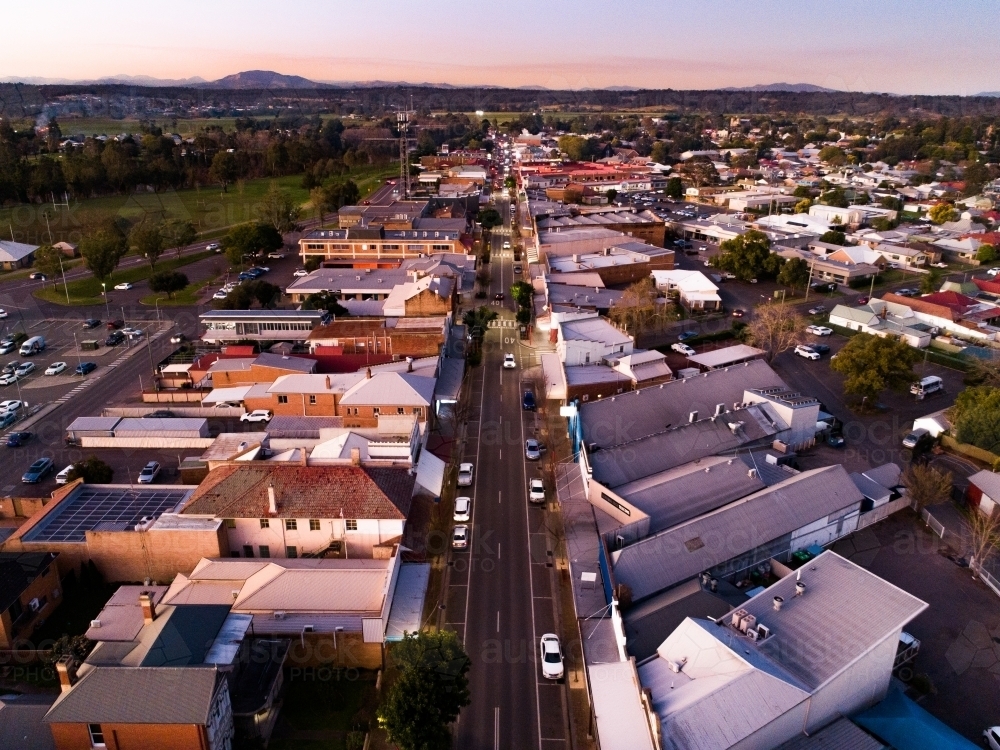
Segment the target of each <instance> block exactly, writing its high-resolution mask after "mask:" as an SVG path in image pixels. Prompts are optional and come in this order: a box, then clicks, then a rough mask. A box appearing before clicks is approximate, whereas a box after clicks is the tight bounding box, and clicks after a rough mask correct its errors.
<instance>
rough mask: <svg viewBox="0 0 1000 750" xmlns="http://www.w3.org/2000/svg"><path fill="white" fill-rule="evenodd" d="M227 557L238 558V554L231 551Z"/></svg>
mask: <svg viewBox="0 0 1000 750" xmlns="http://www.w3.org/2000/svg"><path fill="white" fill-rule="evenodd" d="M229 556H230V557H239V556H240V553H239V552H237V551H236V550H233V551H232V552H230V553H229Z"/></svg>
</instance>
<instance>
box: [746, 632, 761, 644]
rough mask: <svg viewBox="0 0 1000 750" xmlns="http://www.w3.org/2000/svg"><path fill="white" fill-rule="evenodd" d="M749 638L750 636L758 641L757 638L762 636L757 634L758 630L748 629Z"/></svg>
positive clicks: (752, 639)
mask: <svg viewBox="0 0 1000 750" xmlns="http://www.w3.org/2000/svg"><path fill="white" fill-rule="evenodd" d="M747 638H749V639H750V640H751V641H754V642H756V641H757V639H759V638H760V636H759V635H758V634H757V631H756V630H748V631H747Z"/></svg>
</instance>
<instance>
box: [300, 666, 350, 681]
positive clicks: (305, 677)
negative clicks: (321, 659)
mask: <svg viewBox="0 0 1000 750" xmlns="http://www.w3.org/2000/svg"><path fill="white" fill-rule="evenodd" d="M362 676H364V672H362V670H361V669H359V668H358V667H337V666H318V667H292V668H291V669H289V670H288V679H289V680H291V681H292V682H358V681H360V680H361V678H362Z"/></svg>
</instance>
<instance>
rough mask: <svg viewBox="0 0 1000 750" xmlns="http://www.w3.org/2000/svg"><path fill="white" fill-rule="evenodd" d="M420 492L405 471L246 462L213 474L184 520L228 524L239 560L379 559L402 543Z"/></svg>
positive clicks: (183, 512)
mask: <svg viewBox="0 0 1000 750" xmlns="http://www.w3.org/2000/svg"><path fill="white" fill-rule="evenodd" d="M414 486H415V478H414V476H413V475H412V474H411V473H410V472H409V471H408V470H406V469H404V468H401V469H393V468H369V467H363V466H354V465H352V466H342V465H338V466H308V465H302V464H292V463H287V462H261V461H254V462H245V463H241V464H231V465H228V466H221V467H219V468H217V469H215V470H213V471H210V472H209V473H208V476H207V477H206V478H205V480H204V481H203V482H202V483H201V484H200V485H198V488H197V489H196V490H195V491H194V492H193V493H192V495H191V497H190V499H189V500H188V501H187V502H185V504H184V505H183V507H182V508H181V509H180V515H181V516H182V517H183V518H185V519H196V518H204V519H222V520H223V523H224V527H225V533H226V537H227V539H226V546H227V548H228V549H229V550H230V553H229V554H230V555H231V556H232V557H245V558H254V557H260V558H265V559H267V558H272V557H273V558H295V557H320V556H323V555H324V554H327V553H330V554H336V555H341V554H343V555H346V556H347V557H348V558H358V557H365V558H373V557H380V556H383V555H386V554H388V552H389V551H390V549H391V545H392V544H397V543H398V542H399V539H400V537H401V536H402V534H403V528H404V526H405V524H406V517H407V515H408V514H409V511H410V502H411V499H412V496H413V492H414ZM204 556H205V557H209V555H204ZM219 556H220V555H218V554H214V555H211V557H219ZM182 572H183V571H182Z"/></svg>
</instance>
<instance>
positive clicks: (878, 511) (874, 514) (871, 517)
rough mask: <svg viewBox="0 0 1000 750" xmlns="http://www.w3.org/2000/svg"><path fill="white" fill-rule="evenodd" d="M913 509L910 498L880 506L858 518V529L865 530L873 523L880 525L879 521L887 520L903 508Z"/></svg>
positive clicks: (902, 498)
mask: <svg viewBox="0 0 1000 750" xmlns="http://www.w3.org/2000/svg"><path fill="white" fill-rule="evenodd" d="M910 507H912V503H911V502H910V498H908V497H906V496H905V495H904V496H903V497H900V498H897V499H896V500H892V501H890V502H888V503H886V504H885V505H880V506H879V507H877V508H872V509H871V510H869V511H867V512H866V513H862V514H861V515H860V516H859V517H858V529H863V528H865V527H867V526H871V525H872V524H873V523H878V522H879V521H884V520H885V519H886V518H888V517H889V516H891V515H892V514H893V513H895V512H896V511H897V510H902V509H903V508H910Z"/></svg>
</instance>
